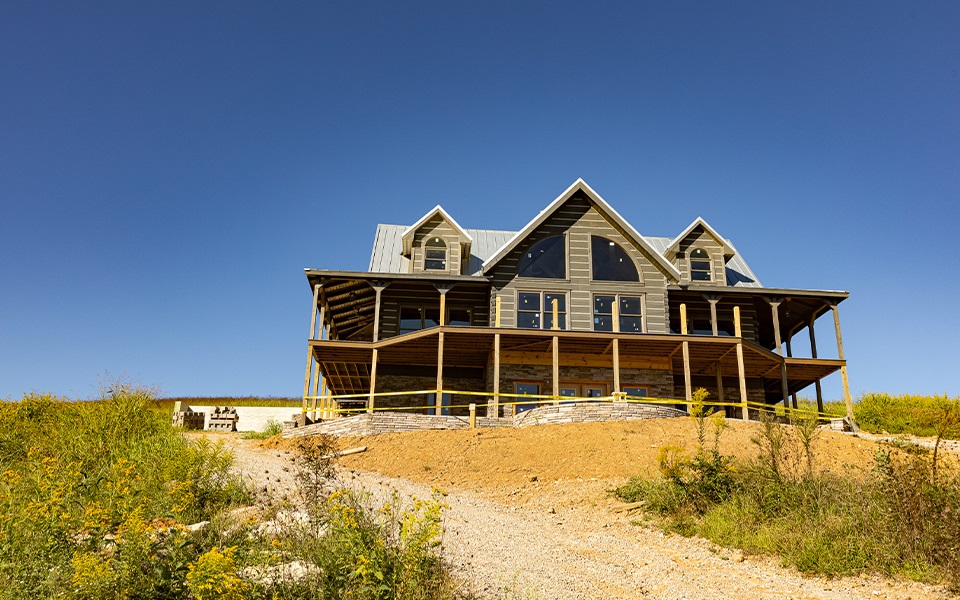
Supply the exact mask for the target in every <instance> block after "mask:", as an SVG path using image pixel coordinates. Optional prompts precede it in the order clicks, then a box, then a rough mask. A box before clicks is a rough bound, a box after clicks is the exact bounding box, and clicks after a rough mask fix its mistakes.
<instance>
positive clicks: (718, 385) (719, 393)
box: [717, 361, 726, 410]
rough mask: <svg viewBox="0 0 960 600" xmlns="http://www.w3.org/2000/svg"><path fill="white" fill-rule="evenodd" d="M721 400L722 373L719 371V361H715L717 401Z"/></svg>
mask: <svg viewBox="0 0 960 600" xmlns="http://www.w3.org/2000/svg"><path fill="white" fill-rule="evenodd" d="M723 401H724V398H723V373H721V372H720V361H717V402H720V403H723ZM724 410H726V407H724Z"/></svg>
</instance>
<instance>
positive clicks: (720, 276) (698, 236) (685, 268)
mask: <svg viewBox="0 0 960 600" xmlns="http://www.w3.org/2000/svg"><path fill="white" fill-rule="evenodd" d="M696 248H702V249H703V250H705V251H706V252H707V253H709V254H710V266H711V276H712V277H713V283H717V284H720V285H726V283H727V273H726V270H725V268H724V262H723V246H721V245H720V243H719V242H718V241H717V240H715V239H714V238H713V236H712V235H710V234H709V233H707V232H706V231H704V230H703V228H702V227H697V228H696V229H694V230H693V231H692V232H690V235H688V236H687V237H686V238H685V239H683V240H682V241H681V242H680V248H679V250H680V253H681V254H682V255H683V258H680V259H678V265H677V266H678V268H679V270H680V274H681V278H680V283H683V284H686V283H690V252H691V251H693V250H695V249H696ZM700 283H703V282H700Z"/></svg>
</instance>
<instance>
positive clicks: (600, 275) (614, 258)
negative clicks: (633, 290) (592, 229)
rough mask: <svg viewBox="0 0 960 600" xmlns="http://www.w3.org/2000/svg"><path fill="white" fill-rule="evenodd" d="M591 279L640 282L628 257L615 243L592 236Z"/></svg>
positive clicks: (634, 266)
mask: <svg viewBox="0 0 960 600" xmlns="http://www.w3.org/2000/svg"><path fill="white" fill-rule="evenodd" d="M590 254H591V259H592V262H593V278H594V280H597V281H640V274H639V273H638V272H637V267H636V265H634V264H633V260H631V259H630V255H629V254H627V253H626V251H625V250H624V249H623V248H621V247H620V246H619V245H618V244H617V243H616V242H614V241H611V240H608V239H607V238H605V237H600V236H598V235H594V236H592V237H591V238H590Z"/></svg>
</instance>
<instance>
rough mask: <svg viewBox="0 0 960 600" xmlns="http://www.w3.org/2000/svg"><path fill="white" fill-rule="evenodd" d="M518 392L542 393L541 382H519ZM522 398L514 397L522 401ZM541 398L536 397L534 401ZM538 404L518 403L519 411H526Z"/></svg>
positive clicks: (515, 399)
mask: <svg viewBox="0 0 960 600" xmlns="http://www.w3.org/2000/svg"><path fill="white" fill-rule="evenodd" d="M516 392H517V393H518V394H533V395H535V396H536V395H539V394H540V384H539V383H518V384H517V385H516ZM521 400H522V398H514V401H516V402H520V401H521ZM536 400H539V398H534V401H536ZM537 406H539V405H537V404H517V405H516V407H517V412H518V413H522V412H524V411H527V410H530V409H533V408H536V407H537Z"/></svg>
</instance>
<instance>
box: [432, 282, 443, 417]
mask: <svg viewBox="0 0 960 600" xmlns="http://www.w3.org/2000/svg"><path fill="white" fill-rule="evenodd" d="M440 298H443V296H440ZM435 395H436V399H435V400H436V406H437V410H436V412H435V413H434V414H436V415H440V414H442V410H443V331H441V332H440V333H439V334H437V393H436V394H435Z"/></svg>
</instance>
